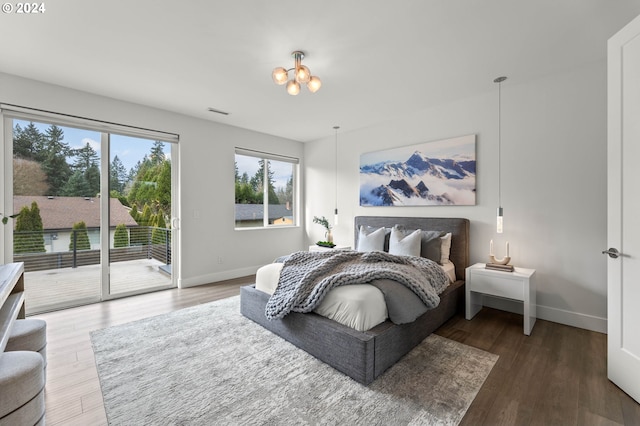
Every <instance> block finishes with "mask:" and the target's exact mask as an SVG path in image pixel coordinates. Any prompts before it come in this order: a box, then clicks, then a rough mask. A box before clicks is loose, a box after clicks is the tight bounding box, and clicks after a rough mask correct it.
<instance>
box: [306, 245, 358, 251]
mask: <svg viewBox="0 0 640 426" xmlns="http://www.w3.org/2000/svg"><path fill="white" fill-rule="evenodd" d="M327 250H351V247H349V246H335V247H333V248H331V247H321V246H319V245H317V244H313V245H311V246H309V251H327Z"/></svg>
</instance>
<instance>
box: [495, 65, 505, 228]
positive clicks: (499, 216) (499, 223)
mask: <svg viewBox="0 0 640 426" xmlns="http://www.w3.org/2000/svg"><path fill="white" fill-rule="evenodd" d="M506 79H507V77H498V78H496V79H495V80H493V82H494V83H498V214H497V216H496V232H497V233H498V234H502V219H503V210H502V200H501V196H502V194H501V192H502V191H501V190H502V188H501V181H502V176H501V172H502V170H501V169H502V167H501V165H502V164H501V158H500V157H501V152H502V130H501V118H502V117H501V115H502V114H501V112H502V105H501V99H502V90H501V88H502V85H501V83H502V82H503V81H505V80H506Z"/></svg>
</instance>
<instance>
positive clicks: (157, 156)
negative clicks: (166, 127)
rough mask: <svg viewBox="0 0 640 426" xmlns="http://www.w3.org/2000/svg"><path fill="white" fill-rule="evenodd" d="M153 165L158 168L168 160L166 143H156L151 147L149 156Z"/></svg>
mask: <svg viewBox="0 0 640 426" xmlns="http://www.w3.org/2000/svg"><path fill="white" fill-rule="evenodd" d="M149 160H150V161H151V164H152V165H154V166H156V165H158V164H160V163H162V162H163V161H165V160H166V157H165V155H164V142H160V141H155V142H154V143H153V146H152V147H151V154H150V155H149Z"/></svg>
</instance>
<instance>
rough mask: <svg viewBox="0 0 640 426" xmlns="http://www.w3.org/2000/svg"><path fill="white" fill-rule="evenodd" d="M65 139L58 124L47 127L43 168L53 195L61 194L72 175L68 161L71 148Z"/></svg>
mask: <svg viewBox="0 0 640 426" xmlns="http://www.w3.org/2000/svg"><path fill="white" fill-rule="evenodd" d="M63 139H64V132H63V131H62V129H61V128H59V127H58V126H56V125H51V127H49V128H48V129H47V132H46V138H45V152H44V158H43V160H42V169H43V170H44V172H45V173H46V174H47V183H48V184H49V191H50V193H51V195H60V194H61V192H62V188H63V187H64V186H65V184H66V183H67V180H68V179H69V177H70V176H71V167H70V166H69V164H68V163H67V156H68V155H69V154H70V149H69V146H68V145H67V144H66V143H65V142H64V140H63Z"/></svg>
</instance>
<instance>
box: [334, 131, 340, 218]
mask: <svg viewBox="0 0 640 426" xmlns="http://www.w3.org/2000/svg"><path fill="white" fill-rule="evenodd" d="M339 128H340V126H333V129H334V130H335V131H336V132H335V156H336V161H335V168H336V176H335V181H336V182H335V183H336V203H335V215H336V216H337V215H338V129H339Z"/></svg>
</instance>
